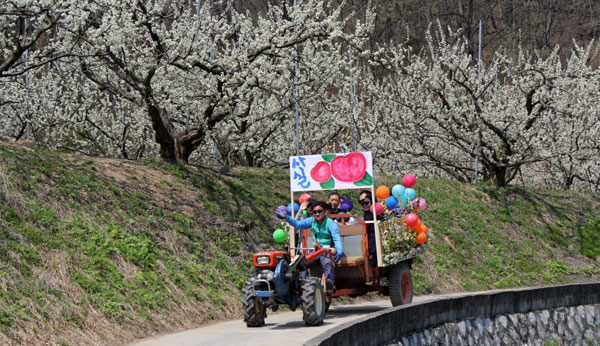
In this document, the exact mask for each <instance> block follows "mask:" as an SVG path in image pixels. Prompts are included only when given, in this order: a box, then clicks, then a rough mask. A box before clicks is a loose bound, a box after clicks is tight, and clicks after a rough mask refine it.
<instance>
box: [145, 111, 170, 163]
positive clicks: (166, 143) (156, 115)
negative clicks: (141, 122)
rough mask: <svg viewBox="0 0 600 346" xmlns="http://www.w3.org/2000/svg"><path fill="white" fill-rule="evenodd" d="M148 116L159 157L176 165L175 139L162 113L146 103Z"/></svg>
mask: <svg viewBox="0 0 600 346" xmlns="http://www.w3.org/2000/svg"><path fill="white" fill-rule="evenodd" d="M146 107H147V108H148V115H149V116H150V121H151V122H152V128H153V129H154V139H155V140H156V143H158V145H160V157H161V158H162V159H163V160H165V161H168V162H171V163H176V162H177V157H176V155H175V138H174V136H173V128H172V126H171V123H170V122H169V120H168V118H167V117H166V114H164V111H163V110H162V109H160V108H158V107H156V106H155V105H153V104H150V103H148V102H147V103H146Z"/></svg>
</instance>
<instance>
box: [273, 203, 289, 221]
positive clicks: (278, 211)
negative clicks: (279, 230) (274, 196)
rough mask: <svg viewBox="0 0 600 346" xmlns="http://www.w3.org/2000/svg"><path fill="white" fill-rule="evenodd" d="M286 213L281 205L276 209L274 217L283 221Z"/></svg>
mask: <svg viewBox="0 0 600 346" xmlns="http://www.w3.org/2000/svg"><path fill="white" fill-rule="evenodd" d="M287 212H288V209H287V208H286V207H284V206H282V205H281V206H279V207H277V209H275V215H276V216H277V217H278V218H280V219H285V216H286V215H287Z"/></svg>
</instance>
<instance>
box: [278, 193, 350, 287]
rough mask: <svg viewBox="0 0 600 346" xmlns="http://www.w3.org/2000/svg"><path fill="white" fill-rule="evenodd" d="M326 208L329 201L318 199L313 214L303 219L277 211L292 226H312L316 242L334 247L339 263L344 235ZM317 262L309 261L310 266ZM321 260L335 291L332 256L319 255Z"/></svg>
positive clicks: (335, 260)
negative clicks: (326, 213) (326, 212)
mask: <svg viewBox="0 0 600 346" xmlns="http://www.w3.org/2000/svg"><path fill="white" fill-rule="evenodd" d="M326 209H327V203H325V202H324V201H317V202H316V203H314V204H313V208H312V216H311V217H309V218H307V219H304V220H301V221H298V220H295V219H293V218H292V217H291V216H289V215H287V214H286V213H284V212H279V211H276V213H277V217H279V218H281V219H283V218H285V219H286V221H287V222H288V223H289V224H290V225H291V226H292V227H295V228H298V229H308V228H310V230H311V232H312V237H313V239H314V243H319V244H321V246H330V247H334V248H335V250H336V252H335V256H334V258H333V262H335V263H337V262H339V260H340V258H341V257H342V254H343V248H342V237H341V236H340V231H339V229H338V225H337V224H336V223H335V221H333V220H332V219H331V218H329V217H327V215H325V210H326ZM314 245H315V244H313V246H314ZM315 262H316V260H315V261H313V262H311V263H309V266H311V265H315ZM319 262H320V263H321V267H322V268H323V273H325V279H326V280H327V281H326V285H327V290H332V291H334V292H335V273H334V270H333V262H332V260H331V258H329V256H326V255H323V256H320V257H319Z"/></svg>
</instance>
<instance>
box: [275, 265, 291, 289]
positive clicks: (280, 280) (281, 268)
mask: <svg viewBox="0 0 600 346" xmlns="http://www.w3.org/2000/svg"><path fill="white" fill-rule="evenodd" d="M288 270H289V266H288V262H287V261H286V260H285V259H281V260H280V261H279V263H277V267H276V268H275V273H273V281H274V282H275V290H276V291H277V294H278V295H279V296H280V297H285V296H287V295H288V292H289V290H290V285H289V283H288V280H287V279H286V277H285V274H286V273H287V272H288Z"/></svg>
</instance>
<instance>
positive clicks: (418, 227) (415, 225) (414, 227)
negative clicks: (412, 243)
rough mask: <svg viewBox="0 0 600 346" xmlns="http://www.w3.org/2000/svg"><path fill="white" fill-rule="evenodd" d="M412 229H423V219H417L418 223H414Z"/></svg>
mask: <svg viewBox="0 0 600 346" xmlns="http://www.w3.org/2000/svg"><path fill="white" fill-rule="evenodd" d="M409 228H410V229H412V230H413V231H415V232H418V231H417V230H419V229H421V220H417V223H416V224H414V225H413V226H412V227H409Z"/></svg>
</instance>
